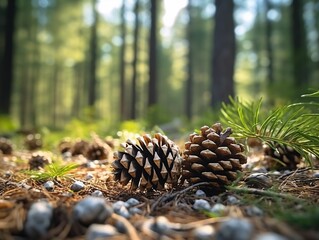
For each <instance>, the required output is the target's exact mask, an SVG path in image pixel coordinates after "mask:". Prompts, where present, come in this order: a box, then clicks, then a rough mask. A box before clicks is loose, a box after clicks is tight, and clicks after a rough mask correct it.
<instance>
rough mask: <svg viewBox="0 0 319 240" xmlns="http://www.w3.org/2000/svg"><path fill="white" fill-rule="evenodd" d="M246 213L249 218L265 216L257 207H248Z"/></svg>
mask: <svg viewBox="0 0 319 240" xmlns="http://www.w3.org/2000/svg"><path fill="white" fill-rule="evenodd" d="M245 211H246V214H247V216H249V217H260V216H263V215H264V212H263V210H261V209H260V208H259V207H256V206H248V207H246V208H245Z"/></svg>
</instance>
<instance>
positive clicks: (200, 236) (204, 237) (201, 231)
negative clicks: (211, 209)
mask: <svg viewBox="0 0 319 240" xmlns="http://www.w3.org/2000/svg"><path fill="white" fill-rule="evenodd" d="M192 235H193V237H194V239H196V240H210V239H213V238H214V236H215V229H214V227H213V226H211V225H204V226H200V227H197V228H195V229H194V230H193V231H192Z"/></svg>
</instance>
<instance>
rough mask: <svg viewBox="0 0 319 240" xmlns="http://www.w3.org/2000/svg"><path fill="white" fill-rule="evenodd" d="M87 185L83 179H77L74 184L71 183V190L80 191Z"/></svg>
mask: <svg viewBox="0 0 319 240" xmlns="http://www.w3.org/2000/svg"><path fill="white" fill-rule="evenodd" d="M84 187H85V185H84V183H83V182H81V181H75V182H74V183H73V184H72V185H71V190H72V191H73V192H79V191H81V190H83V189H84Z"/></svg>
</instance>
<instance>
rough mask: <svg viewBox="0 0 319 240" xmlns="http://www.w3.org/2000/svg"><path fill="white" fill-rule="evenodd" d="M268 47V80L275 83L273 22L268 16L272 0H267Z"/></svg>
mask: <svg viewBox="0 0 319 240" xmlns="http://www.w3.org/2000/svg"><path fill="white" fill-rule="evenodd" d="M265 3H266V17H265V19H266V49H267V58H268V66H267V81H268V83H270V84H273V83H274V81H275V80H274V70H273V62H274V58H273V50H272V46H273V44H272V41H271V40H272V32H273V31H272V22H271V20H270V19H269V18H268V16H267V14H268V12H269V11H270V10H271V8H272V7H271V2H270V0H266V2H265Z"/></svg>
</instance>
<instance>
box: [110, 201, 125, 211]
mask: <svg viewBox="0 0 319 240" xmlns="http://www.w3.org/2000/svg"><path fill="white" fill-rule="evenodd" d="M123 206H124V207H126V206H127V204H126V203H125V202H123V201H116V202H115V203H113V204H112V207H113V209H114V212H116V211H119V210H120V209H121V207H123Z"/></svg>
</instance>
